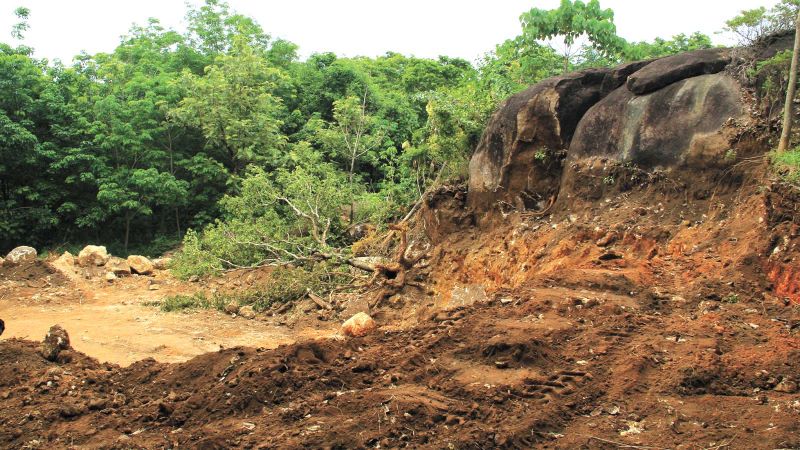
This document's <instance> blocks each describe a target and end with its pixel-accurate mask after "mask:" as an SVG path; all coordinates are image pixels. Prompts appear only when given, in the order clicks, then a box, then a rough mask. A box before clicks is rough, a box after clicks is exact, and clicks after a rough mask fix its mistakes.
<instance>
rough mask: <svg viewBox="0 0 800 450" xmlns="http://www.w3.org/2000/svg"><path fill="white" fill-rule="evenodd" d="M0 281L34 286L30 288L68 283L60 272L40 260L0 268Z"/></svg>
mask: <svg viewBox="0 0 800 450" xmlns="http://www.w3.org/2000/svg"><path fill="white" fill-rule="evenodd" d="M0 280H5V281H11V282H14V283H27V284H30V285H35V286H32V287H37V286H38V287H44V286H63V285H64V284H66V283H67V282H68V280H67V278H66V277H65V276H64V275H63V274H62V273H61V272H59V271H58V270H56V269H55V268H54V267H53V266H51V265H50V264H48V263H47V262H44V261H40V260H35V261H32V262H24V263H21V264H18V265H3V266H0ZM39 285H41V286H39Z"/></svg>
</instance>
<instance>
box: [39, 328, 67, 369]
mask: <svg viewBox="0 0 800 450" xmlns="http://www.w3.org/2000/svg"><path fill="white" fill-rule="evenodd" d="M68 348H70V347H69V335H68V334H67V330H65V329H63V328H61V325H53V326H52V327H50V331H48V332H47V335H46V336H45V337H44V341H42V347H41V349H40V351H41V353H42V356H43V357H44V358H45V359H46V360H48V361H55V360H56V359H58V354H59V353H60V352H61V350H66V349H68Z"/></svg>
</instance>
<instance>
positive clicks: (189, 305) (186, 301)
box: [158, 292, 225, 312]
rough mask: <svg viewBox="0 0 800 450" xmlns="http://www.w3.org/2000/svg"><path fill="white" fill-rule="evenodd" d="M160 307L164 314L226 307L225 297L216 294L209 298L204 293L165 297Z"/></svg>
mask: <svg viewBox="0 0 800 450" xmlns="http://www.w3.org/2000/svg"><path fill="white" fill-rule="evenodd" d="M158 306H159V308H160V309H161V311H164V312H174V311H185V310H188V309H218V310H222V309H223V308H224V306H225V297H223V296H220V295H216V294H215V295H213V296H211V297H208V296H206V294H204V293H202V292H196V293H194V294H192V295H181V294H178V295H172V296H169V297H165V298H164V300H162V301H161V302H160V303H159V304H158Z"/></svg>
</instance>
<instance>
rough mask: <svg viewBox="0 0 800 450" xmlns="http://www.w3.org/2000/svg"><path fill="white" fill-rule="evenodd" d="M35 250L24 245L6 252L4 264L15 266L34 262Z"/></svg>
mask: <svg viewBox="0 0 800 450" xmlns="http://www.w3.org/2000/svg"><path fill="white" fill-rule="evenodd" d="M36 256H37V253H36V249H35V248H33V247H28V246H26V245H23V246H20V247H17V248H15V249H14V250H11V251H10V252H8V255H6V258H5V262H4V264H8V265H12V266H14V265H17V264H22V263H28V262H33V261H36Z"/></svg>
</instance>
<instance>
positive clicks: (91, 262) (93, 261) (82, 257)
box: [78, 245, 109, 267]
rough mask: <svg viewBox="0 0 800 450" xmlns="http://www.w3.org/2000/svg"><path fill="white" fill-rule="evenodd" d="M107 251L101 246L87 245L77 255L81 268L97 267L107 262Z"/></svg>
mask: <svg viewBox="0 0 800 450" xmlns="http://www.w3.org/2000/svg"><path fill="white" fill-rule="evenodd" d="M108 258H109V256H108V250H106V248H105V247H104V246H102V245H87V246H86V247H84V248H83V250H81V251H80V253H78V265H79V266H81V267H99V266H103V265H105V263H107V262H108Z"/></svg>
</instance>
